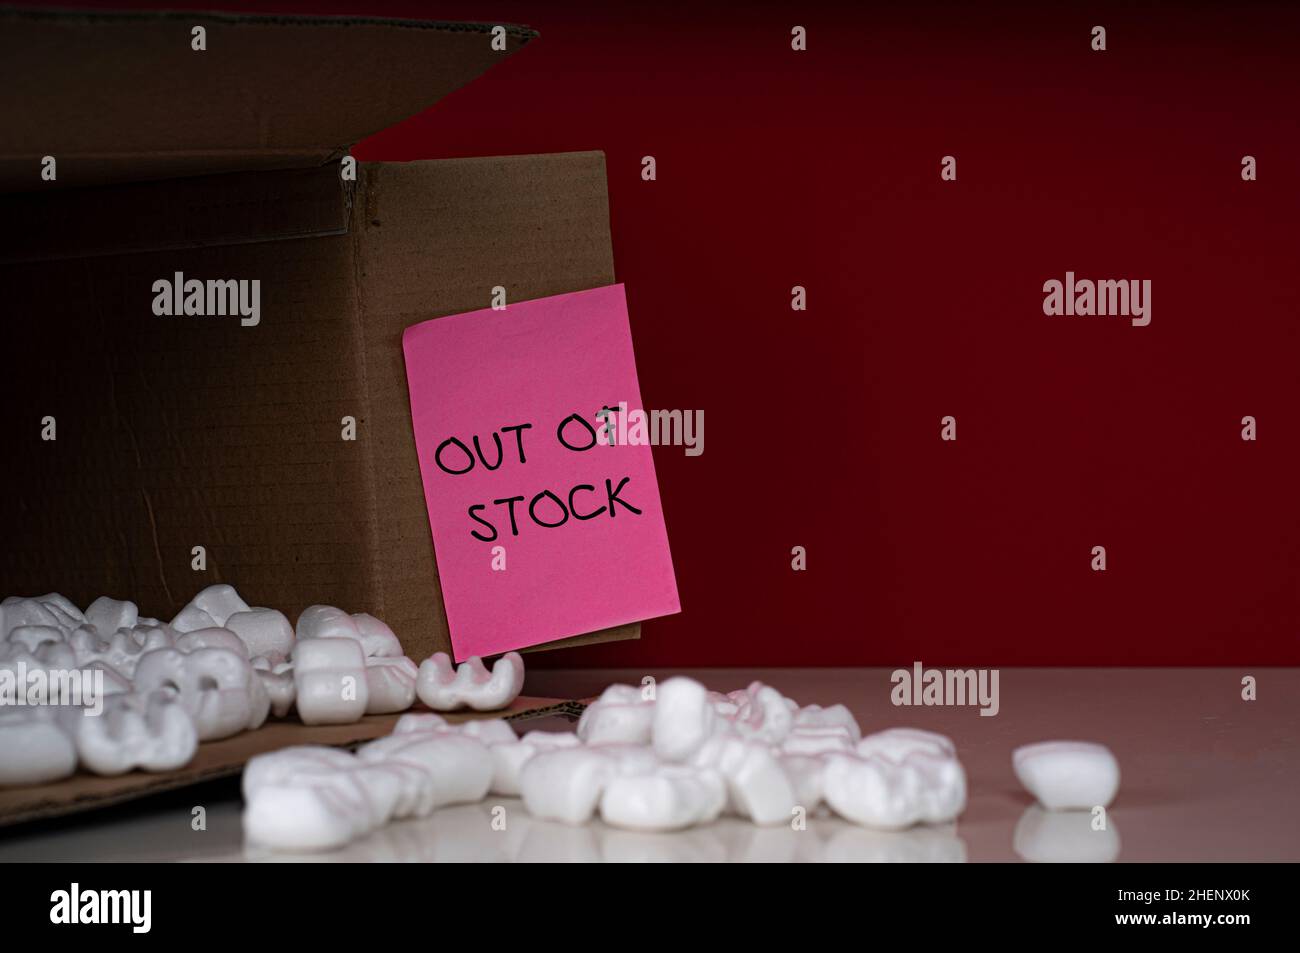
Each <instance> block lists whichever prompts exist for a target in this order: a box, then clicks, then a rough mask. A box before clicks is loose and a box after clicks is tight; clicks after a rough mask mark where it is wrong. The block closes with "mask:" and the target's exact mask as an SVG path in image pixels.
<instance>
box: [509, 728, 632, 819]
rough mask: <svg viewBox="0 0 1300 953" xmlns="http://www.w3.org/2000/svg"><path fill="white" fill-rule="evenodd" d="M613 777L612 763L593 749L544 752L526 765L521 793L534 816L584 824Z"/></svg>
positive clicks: (565, 749)
mask: <svg viewBox="0 0 1300 953" xmlns="http://www.w3.org/2000/svg"><path fill="white" fill-rule="evenodd" d="M613 774H614V764H613V763H612V761H611V760H610V759H609V758H607V757H606V756H604V755H603V754H601V753H600V751H598V750H596V749H594V748H588V747H578V748H561V749H558V750H555V751H543V752H541V753H539V754H537V755H536V756H534V757H533V758H531V759H529V761H528V762H527V763H526V764H525V765H524V767H523V770H522V771H521V772H520V775H519V791H520V794H521V796H522V797H523V800H524V807H526V808H527V809H528V813H529V814H531V815H533V817H538V818H541V819H542V820H547V821H561V822H563V823H565V824H585V823H586V822H587V821H589V820H591V816H592V815H593V814H594V813H595V812H596V807H597V805H598V804H599V803H600V797H601V795H602V794H603V793H604V791H605V784H606V782H607V781H608V780H609V779H610V777H612V776H613Z"/></svg>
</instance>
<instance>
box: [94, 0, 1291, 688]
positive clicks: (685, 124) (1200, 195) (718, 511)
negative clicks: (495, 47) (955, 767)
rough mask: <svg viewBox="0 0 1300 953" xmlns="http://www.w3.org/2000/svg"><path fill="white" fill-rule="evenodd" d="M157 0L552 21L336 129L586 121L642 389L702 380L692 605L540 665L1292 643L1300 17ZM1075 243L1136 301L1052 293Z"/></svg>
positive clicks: (682, 570) (463, 134)
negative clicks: (643, 171)
mask: <svg viewBox="0 0 1300 953" xmlns="http://www.w3.org/2000/svg"><path fill="white" fill-rule="evenodd" d="M77 5H78V6H83V7H84V6H88V5H92V4H88V3H85V2H79V3H78V4H77ZM93 5H97V6H123V4H93ZM127 5H130V4H127ZM149 5H150V4H135V6H149ZM165 5H166V6H168V7H173V8H174V7H186V6H193V7H195V8H201V9H210V8H212V7H214V6H219V7H220V8H222V9H228V10H257V11H262V12H303V13H306V12H315V13H338V14H341V13H361V12H364V13H366V14H371V15H389V16H414V17H429V18H436V19H465V20H480V21H489V22H498V21H499V22H515V23H526V24H529V25H531V26H533V27H535V28H537V29H538V30H540V31H541V38H540V40H538V41H536V42H534V43H532V44H530V45H529V46H528V47H527V48H525V49H524V50H523V51H522V52H521V53H519V54H518V55H516V56H514V57H512V58H511V59H509V60H508V61H506V62H504V63H503V64H502V65H500V66H498V67H496V68H494V69H493V70H492V71H490V72H489V73H488V74H487V75H486V76H485V77H483V78H482V79H481V80H479V81H478V82H476V83H474V84H473V85H472V86H470V87H468V88H466V89H463V90H461V91H460V92H458V93H456V94H454V95H452V96H451V97H450V98H449V99H447V100H445V101H444V102H442V103H440V104H438V105H437V106H435V107H434V108H432V109H430V110H428V111H427V112H426V113H424V114H423V115H420V116H417V117H415V118H413V119H411V120H409V121H407V122H405V123H403V124H402V125H400V126H398V127H395V128H393V129H390V130H388V131H386V132H383V133H381V134H379V135H376V136H374V137H373V138H371V139H368V140H366V141H365V142H363V143H361V144H360V145H359V146H358V147H357V148H356V149H355V150H354V152H355V154H356V155H357V156H358V157H359V158H362V159H389V160H401V159H416V158H435V157H443V156H471V155H490V154H505V153H530V152H551V151H568V150H579V149H602V150H604V152H605V153H606V156H607V160H608V171H609V191H610V205H611V217H612V226H613V236H614V251H615V259H616V263H617V269H618V276H619V279H620V280H621V281H623V282H626V284H627V287H628V296H629V299H630V304H631V313H632V327H633V336H634V339H635V342H636V346H637V352H638V363H639V371H640V377H641V387H642V393H643V397H644V399H645V401H646V402H647V405H648V406H649V407H652V408H690V409H694V408H703V409H704V411H705V418H706V430H705V438H706V439H705V452H704V455H703V456H701V457H697V458H688V457H686V456H685V455H684V454H683V453H682V450H681V449H680V448H671V447H663V448H659V449H657V450H656V451H655V461H656V465H657V467H658V471H659V477H660V482H661V487H662V493H663V499H664V508H665V511H666V513H667V518H668V530H669V536H670V539H671V541H672V546H673V555H674V559H675V563H676V566H677V573H678V582H679V586H680V590H681V598H682V605H683V612H682V614H681V615H679V616H676V617H673V618H668V619H661V620H654V621H651V622H649V623H647V624H646V625H645V627H644V635H643V639H642V641H641V642H640V643H639V644H624V645H615V646H605V647H598V648H594V649H581V650H570V651H565V652H558V653H549V654H547V655H546V656H539V657H536V662H537V664H563V665H588V664H590V665H597V664H599V665H606V664H623V665H666V664H672V665H687V664H696V665H710V664H728V665H737V664H782V665H792V664H794V665H850V664H890V665H892V664H900V663H903V664H905V663H909V662H911V661H912V660H915V659H921V660H922V661H924V662H925V663H927V664H979V665H1020V664H1025V665H1028V664H1074V663H1078V664H1106V665H1127V664H1139V665H1145V664H1191V665H1206V664H1220V663H1239V664H1297V663H1300V641H1298V640H1297V633H1298V630H1300V592H1298V586H1297V569H1298V568H1300V503H1297V499H1296V488H1297V462H1298V459H1300V458H1298V455H1297V449H1296V448H1297V436H1298V433H1300V422H1298V421H1297V413H1298V412H1300V401H1298V400H1297V384H1298V382H1300V377H1298V375H1297V355H1298V354H1300V332H1298V331H1297V328H1298V326H1300V325H1298V321H1297V319H1298V318H1300V307H1298V305H1300V295H1298V294H1297V290H1296V287H1295V283H1294V282H1295V274H1296V269H1295V262H1296V249H1297V242H1296V235H1295V223H1296V220H1297V212H1298V211H1300V185H1298V184H1297V175H1298V174H1300V131H1298V129H1297V103H1300V56H1298V54H1300V14H1297V12H1295V11H1294V10H1291V11H1288V10H1287V9H1286V8H1285V7H1284V6H1281V5H1279V6H1277V7H1269V6H1260V5H1232V8H1231V9H1230V11H1228V12H1220V11H1213V10H1211V9H1209V8H1204V7H1192V8H1191V9H1187V10H1179V9H1177V8H1175V7H1173V6H1167V5H1162V6H1146V7H1139V8H1136V9H1135V8H1133V7H1132V5H1127V4H1126V5H1124V6H1122V7H1114V8H1107V7H1104V6H1098V5H1096V4H1089V5H1087V6H1080V7H1077V8H1074V7H1068V8H1063V7H1060V6H1059V5H1057V4H1044V5H1042V9H1037V8H1035V7H1026V8H1024V9H1003V10H1000V11H994V10H972V9H966V8H965V6H964V5H962V6H959V5H955V4H954V5H951V6H935V7H930V8H927V9H920V8H918V9H915V10H911V11H906V10H902V9H891V10H888V11H874V10H870V9H867V8H865V6H864V5H857V4H854V5H849V4H844V5H842V6H832V5H826V4H822V5H817V4H812V5H809V4H805V3H787V4H761V5H757V6H756V5H753V4H747V5H745V8H744V10H743V12H741V9H740V8H737V9H735V10H734V11H730V12H728V11H722V10H714V9H710V8H709V7H708V6H706V5H704V4H691V5H688V6H683V7H680V8H673V7H670V6H668V5H665V4H650V3H646V4H634V5H633V4H628V5H623V4H609V3H602V4H590V5H575V4H563V3H557V2H533V3H527V2H513V0H511V2H506V0H502V2H471V0H464V2H456V3H445V4H419V3H396V2H381V3H376V4H358V3H311V4H308V3H301V4H295V3H292V2H280V3H268V4H230V3H220V2H214V0H207V2H200V3H195V4H187V3H184V2H172V3H168V4H165ZM623 6H627V7H628V9H626V10H624V9H619V8H620V7H623ZM903 6H908V5H900V7H903ZM795 23H799V24H802V25H804V26H806V27H807V28H808V34H809V49H808V51H807V52H805V53H795V52H793V51H791V49H790V45H789V40H790V28H791V26H792V25H794V24H795ZM1094 24H1102V25H1104V26H1106V28H1107V31H1108V47H1109V48H1108V50H1107V51H1106V52H1104V53H1096V52H1093V51H1091V49H1090V48H1089V39H1090V30H1091V27H1092V26H1093V25H1094ZM345 81H346V78H345V77H344V76H341V77H340V82H345ZM647 154H650V155H654V156H655V157H656V159H657V162H658V181H655V182H649V183H647V182H643V181H642V180H641V178H640V159H641V157H642V156H643V155H647ZM947 154H951V155H954V156H956V157H957V161H958V180H957V182H955V183H944V182H941V181H940V179H939V163H940V158H941V157H942V156H943V155H947ZM1246 154H1250V155H1254V156H1256V157H1257V159H1258V161H1259V181H1257V182H1252V183H1245V182H1243V181H1242V180H1241V178H1240V161H1241V157H1242V156H1243V155H1246ZM1066 270H1073V271H1075V272H1077V273H1078V275H1079V276H1080V277H1091V278H1150V279H1151V280H1152V282H1153V292H1152V305H1153V309H1152V318H1153V320H1152V323H1151V325H1150V326H1149V327H1146V328H1135V327H1131V326H1130V324H1129V322H1128V321H1127V320H1126V319H1120V318H1049V317H1046V316H1044V315H1043V313H1042V297H1043V293H1042V290H1041V289H1042V284H1043V282H1044V281H1045V280H1047V279H1049V278H1053V277H1055V278H1058V279H1060V278H1063V277H1064V273H1065V271H1066ZM795 284H802V285H805V286H806V287H807V288H808V296H809V308H808V311H807V312H805V313H795V312H792V311H791V310H790V305H789V300H790V288H791V286H792V285H795ZM946 414H951V415H954V416H955V417H956V418H957V421H958V436H959V439H958V440H957V442H956V443H944V442H942V441H940V439H939V430H940V425H939V421H940V418H941V417H942V416H944V415H946ZM1247 414H1250V415H1254V416H1255V417H1256V418H1257V419H1258V421H1259V439H1258V441H1256V442H1254V443H1247V442H1243V441H1242V440H1241V439H1240V429H1241V425H1240V420H1241V418H1242V417H1243V416H1244V415H1247ZM794 545H802V546H805V547H807V551H808V570H807V571H806V572H802V573H797V572H793V571H792V570H791V568H790V549H791V547H792V546H794ZM1095 545H1103V546H1105V547H1106V549H1107V554H1108V565H1109V568H1108V570H1107V571H1106V572H1104V573H1097V572H1093V571H1091V569H1090V561H1091V548H1092V547H1093V546H1095ZM617 584H618V579H617V574H616V573H615V574H612V575H611V579H610V585H617Z"/></svg>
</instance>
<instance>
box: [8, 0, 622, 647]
mask: <svg viewBox="0 0 1300 953" xmlns="http://www.w3.org/2000/svg"><path fill="white" fill-rule="evenodd" d="M196 26H201V27H203V28H204V30H205V31H206V37H205V39H206V50H204V51H196V50H194V49H192V48H191V40H192V36H193V33H192V30H193V28H194V27H196ZM498 35H500V34H499V31H498ZM534 37H535V34H534V33H533V32H532V31H530V30H527V29H525V28H521V27H506V28H505V31H504V38H505V44H506V49H505V50H504V51H497V50H494V49H493V48H492V39H493V26H492V25H489V24H446V23H425V22H408V21H382V20H373V19H360V18H296V17H279V16H277V17H246V16H220V15H211V14H203V15H191V14H174V13H167V14H123V15H118V14H113V15H105V14H98V13H96V14H89V13H77V14H66V13H57V14H56V13H41V12H7V13H0V64H3V65H0V75H2V76H3V77H4V82H0V113H2V114H3V115H4V116H5V117H6V119H5V135H4V140H3V141H4V146H2V147H0V188H3V190H4V191H5V192H6V193H7V194H5V195H4V196H2V197H0V209H2V210H3V213H4V219H5V221H6V223H7V225H8V227H7V228H6V229H5V230H4V232H3V235H2V236H0V282H2V283H3V287H4V292H5V300H6V302H7V303H8V304H9V307H8V309H7V311H8V314H7V316H6V319H5V320H4V321H3V322H0V342H2V344H0V353H2V354H3V356H4V365H5V372H4V373H3V374H0V406H3V407H4V413H3V415H0V440H2V441H3V446H4V447H5V448H6V453H7V454H9V455H10V459H9V460H8V461H6V465H5V467H4V469H5V486H4V491H5V494H4V500H5V502H4V507H3V523H0V525H2V526H3V545H0V582H2V585H0V590H2V591H3V592H4V593H6V594H36V593H41V592H47V591H49V590H51V589H57V590H59V591H61V592H63V593H64V594H65V595H67V596H69V597H70V598H71V599H73V600H74V601H76V602H78V603H79V604H81V605H85V604H86V603H88V602H89V601H90V600H91V599H93V598H95V597H96V596H98V595H103V594H109V595H113V596H116V597H118V598H129V599H133V600H135V601H136V602H138V603H139V604H140V607H141V611H142V612H143V613H147V614H149V615H153V616H157V617H160V618H170V617H171V615H172V614H173V613H175V612H176V611H178V610H179V609H180V608H181V607H182V606H183V605H184V604H185V603H186V602H187V601H188V600H189V598H190V597H191V596H192V595H193V594H194V593H195V592H196V591H197V590H199V589H200V588H202V587H203V586H206V585H210V584H212V583H215V582H228V583H231V584H232V585H234V586H235V587H236V588H237V589H238V590H239V592H240V593H241V594H242V595H243V596H244V597H245V598H246V599H247V600H248V601H249V602H250V603H252V604H254V605H265V606H272V607H275V608H278V609H281V610H282V611H284V612H285V613H286V614H289V615H290V617H291V618H293V617H295V616H296V614H297V613H298V612H299V611H301V610H302V609H303V608H304V607H306V606H308V605H310V604H313V603H328V604H333V605H338V606H341V607H344V608H346V609H348V610H349V611H353V612H360V611H365V612H370V613H372V614H374V615H376V616H378V617H380V618H382V619H384V620H385V621H386V622H388V623H389V624H390V625H391V626H392V627H393V629H394V631H396V632H397V633H398V635H399V637H400V638H401V640H402V643H403V645H404V647H405V649H406V652H407V654H409V655H410V656H412V657H414V658H416V659H417V660H418V659H421V658H424V657H426V656H427V655H429V654H430V653H431V652H433V651H439V650H441V651H449V650H450V643H449V641H448V636H447V624H446V618H445V615H444V612H443V605H442V598H441V594H440V592H439V588H438V580H437V571H436V567H435V565H434V552H433V545H432V540H431V536H430V530H429V524H428V517H427V512H426V508H425V502H424V498H423V489H422V485H421V482H420V472H419V467H418V464H417V458H416V451H415V445H414V442H413V437H412V431H411V423H410V409H409V404H408V398H407V388H406V377H405V366H404V363H403V358H402V349H401V334H402V331H403V329H404V328H406V327H407V326H408V325H411V324H415V323H417V322H419V321H423V320H426V319H428V318H431V317H438V316H442V315H447V314H453V313H459V312H464V311H469V310H473V309H477V308H481V307H485V306H487V304H488V303H489V299H490V295H491V289H492V288H493V286H495V285H502V286H504V287H505V288H506V291H507V295H508V297H509V300H511V301H517V300H522V299H528V298H534V297H540V296H544V295H552V294H559V293H562V292H568V291H578V290H583V289H587V288H593V287H598V286H601V285H606V284H610V283H612V282H613V281H614V266H613V256H612V251H611V244H610V234H609V215H608V199H607V193H606V185H605V170H604V157H603V155H602V154H600V153H594V152H586V153H572V154H561V155H539V156H513V157H505V158H486V159H457V160H448V161H437V162H410V163H368V164H366V163H363V164H360V165H359V167H358V169H357V177H356V179H355V181H347V180H345V179H344V178H343V177H342V176H341V175H340V169H341V166H340V160H341V159H342V157H344V156H345V155H346V153H347V149H348V147H349V146H350V144H352V143H353V142H355V141H357V140H358V139H359V138H361V137H363V136H365V135H368V134H370V133H373V132H375V131H377V130H379V129H382V128H384V127H385V126H388V125H390V124H392V123H394V122H396V121H398V120H400V119H402V118H405V117H407V116H409V115H411V114H413V113H415V112H418V111H419V110H421V109H423V108H425V107H427V106H429V105H431V104H432V103H433V102H435V101H436V100H438V99H439V98H440V97H442V96H444V95H446V94H447V93H449V92H451V91H453V90H454V89H456V88H458V87H459V86H461V85H463V84H465V83H467V82H469V81H471V80H473V79H474V78H475V77H476V76H478V75H479V74H480V73H482V72H483V71H484V70H486V69H487V68H488V67H489V66H491V65H493V64H495V63H497V62H498V61H500V60H502V59H504V58H506V57H508V56H510V55H511V54H512V53H513V52H515V51H517V50H518V49H519V48H520V47H522V46H523V45H524V44H526V43H528V42H530V41H531V40H532V39H533V38H534ZM45 156H53V157H54V158H55V160H56V163H57V165H56V171H57V178H56V179H55V180H54V181H53V182H49V181H43V180H42V178H41V170H42V159H43V157H45ZM177 273H181V274H183V275H184V276H185V278H187V279H188V278H197V279H200V280H205V281H206V280H221V279H235V280H250V281H251V280H254V279H256V280H259V281H260V319H259V322H258V323H257V324H256V326H244V325H243V323H241V319H240V317H238V316H215V317H197V316H171V317H167V316H162V317H160V316H157V315H155V313H154V311H153V301H154V297H155V295H154V292H153V290H152V287H153V283H154V282H155V281H158V280H159V279H169V280H170V279H173V276H174V275H176V274H177ZM345 417H353V418H355V421H356V439H355V440H354V441H347V440H344V439H343V418H345ZM46 418H53V419H54V426H55V428H56V429H55V434H56V439H55V440H53V441H49V440H44V439H42V431H43V429H44V428H45V424H44V423H43V421H45V420H46ZM196 546H202V547H204V549H205V551H206V569H205V570H202V571H196V570H195V569H194V568H192V566H193V560H194V555H193V553H194V547H196ZM638 635H639V626H638V625H625V626H620V627H618V628H615V629H609V630H604V631H601V632H597V633H591V634H589V635H583V636H578V637H576V638H572V639H566V640H563V641H561V642H557V643H552V645H571V644H580V643H583V642H588V641H604V640H608V639H622V638H635V637H637V636H638Z"/></svg>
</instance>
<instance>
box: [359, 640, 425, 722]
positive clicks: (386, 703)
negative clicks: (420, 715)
mask: <svg viewBox="0 0 1300 953" xmlns="http://www.w3.org/2000/svg"><path fill="white" fill-rule="evenodd" d="M418 671H419V670H418V669H417V668H416V667H415V663H414V662H412V661H411V660H410V659H409V658H407V657H406V656H404V655H402V656H398V657H397V658H383V657H376V658H368V659H366V687H367V691H368V694H369V701H368V702H367V703H366V714H368V715H387V714H390V713H392V712H397V711H406V709H408V708H410V707H411V705H412V704H413V703H414V702H415V680H416V676H417V674H418Z"/></svg>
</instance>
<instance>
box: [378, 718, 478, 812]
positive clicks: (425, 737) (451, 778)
mask: <svg viewBox="0 0 1300 953" xmlns="http://www.w3.org/2000/svg"><path fill="white" fill-rule="evenodd" d="M357 757H358V758H359V759H360V760H362V761H364V762H367V763H390V762H395V763H399V764H409V765H412V766H413V767H416V768H420V769H421V770H423V771H424V772H426V773H427V774H428V775H429V778H430V780H431V783H432V785H433V796H434V800H435V801H436V802H437V804H438V806H439V807H441V806H443V805H447V804H468V803H472V802H474V801H481V800H483V798H484V797H486V796H487V793H488V790H489V789H490V788H491V786H492V772H493V764H492V755H491V753H490V752H489V751H488V749H487V746H486V745H484V744H483V743H482V742H480V741H477V740H475V739H474V738H467V737H465V736H464V735H461V734H457V733H454V732H450V731H448V732H437V733H412V734H406V735H389V736H388V737H386V738H379V739H376V740H375V741H372V742H369V743H368V744H365V745H362V746H361V748H360V749H358V751H357Z"/></svg>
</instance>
